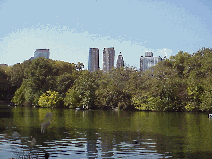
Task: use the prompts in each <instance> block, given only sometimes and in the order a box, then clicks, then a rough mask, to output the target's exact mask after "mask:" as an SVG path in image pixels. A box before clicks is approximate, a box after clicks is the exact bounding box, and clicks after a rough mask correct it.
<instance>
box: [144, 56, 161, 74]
mask: <svg viewBox="0 0 212 159" xmlns="http://www.w3.org/2000/svg"><path fill="white" fill-rule="evenodd" d="M160 61H162V58H161V57H160V56H159V57H153V53H152V52H145V57H143V56H141V58H140V70H141V71H142V72H143V71H146V70H147V69H149V68H151V67H152V66H155V65H156V64H157V63H158V62H160Z"/></svg>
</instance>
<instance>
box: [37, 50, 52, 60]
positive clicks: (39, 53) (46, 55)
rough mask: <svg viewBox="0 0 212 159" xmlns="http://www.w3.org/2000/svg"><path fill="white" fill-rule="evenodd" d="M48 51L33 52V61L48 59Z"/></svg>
mask: <svg viewBox="0 0 212 159" xmlns="http://www.w3.org/2000/svg"><path fill="white" fill-rule="evenodd" d="M49 54H50V53H49V49H36V51H35V52H34V59H36V58H38V57H45V58H46V59H49Z"/></svg>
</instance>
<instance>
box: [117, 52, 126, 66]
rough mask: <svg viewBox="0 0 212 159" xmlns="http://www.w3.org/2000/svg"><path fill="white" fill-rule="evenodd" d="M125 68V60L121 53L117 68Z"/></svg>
mask: <svg viewBox="0 0 212 159" xmlns="http://www.w3.org/2000/svg"><path fill="white" fill-rule="evenodd" d="M123 66H124V60H123V57H122V55H121V52H120V54H119V56H118V59H117V64H116V67H117V68H121V67H123Z"/></svg>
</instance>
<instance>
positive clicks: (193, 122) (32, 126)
mask: <svg viewBox="0 0 212 159" xmlns="http://www.w3.org/2000/svg"><path fill="white" fill-rule="evenodd" d="M1 111H2V112H3V111H5V109H4V110H1ZM7 111H8V110H7ZM50 112H51V113H50ZM7 113H10V117H9V118H8V117H5V116H3V117H1V118H0V123H1V131H0V158H12V157H13V158H29V157H30V158H44V156H45V154H49V155H50V158H200V157H203V158H210V157H212V153H211V151H210V148H211V146H212V144H211V143H210V142H208V141H210V140H211V135H210V134H211V133H212V132H211V131H212V130H211V124H212V121H209V120H208V118H207V115H206V114H190V113H156V112H115V111H99V110H98V111H89V110H86V111H75V110H68V109H44V108H43V109H42V108H13V109H11V110H10V111H9V112H7ZM51 114H52V115H51ZM47 117H50V118H51V124H50V125H49V127H48V129H47V130H46V132H45V133H41V130H40V126H41V123H43V122H45V121H50V120H49V119H47Z"/></svg>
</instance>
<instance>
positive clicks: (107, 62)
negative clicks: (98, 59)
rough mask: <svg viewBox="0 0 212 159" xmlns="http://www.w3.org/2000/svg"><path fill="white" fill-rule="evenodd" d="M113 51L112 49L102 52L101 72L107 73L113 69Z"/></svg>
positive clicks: (105, 49)
mask: <svg viewBox="0 0 212 159" xmlns="http://www.w3.org/2000/svg"><path fill="white" fill-rule="evenodd" d="M114 58H115V50H114V47H111V48H104V50H103V71H104V72H109V70H110V69H112V68H113V67H114Z"/></svg>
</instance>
